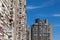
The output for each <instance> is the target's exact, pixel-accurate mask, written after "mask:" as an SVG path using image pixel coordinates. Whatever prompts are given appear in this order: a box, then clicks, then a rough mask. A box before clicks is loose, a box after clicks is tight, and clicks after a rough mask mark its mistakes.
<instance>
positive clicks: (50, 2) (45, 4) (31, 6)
mask: <svg viewBox="0 0 60 40" xmlns="http://www.w3.org/2000/svg"><path fill="white" fill-rule="evenodd" d="M53 4H54V0H50V1H48V2H45V3H42V4H41V5H40V6H33V5H30V6H27V7H26V9H37V8H44V7H47V6H51V5H53Z"/></svg>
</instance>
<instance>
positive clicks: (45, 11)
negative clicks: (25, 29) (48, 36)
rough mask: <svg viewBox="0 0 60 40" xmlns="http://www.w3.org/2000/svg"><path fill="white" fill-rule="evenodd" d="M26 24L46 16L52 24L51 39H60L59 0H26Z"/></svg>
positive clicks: (29, 24)
mask: <svg viewBox="0 0 60 40" xmlns="http://www.w3.org/2000/svg"><path fill="white" fill-rule="evenodd" d="M26 2H27V6H26V11H27V24H28V26H31V25H32V24H33V23H34V21H35V19H36V18H38V17H39V18H40V19H45V18H47V19H48V21H49V23H50V24H52V40H60V0H26Z"/></svg>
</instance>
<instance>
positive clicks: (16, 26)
mask: <svg viewBox="0 0 60 40" xmlns="http://www.w3.org/2000/svg"><path fill="white" fill-rule="evenodd" d="M25 8H26V0H0V27H2V28H3V31H4V36H2V37H1V36H0V38H3V39H1V40H26V9H25Z"/></svg>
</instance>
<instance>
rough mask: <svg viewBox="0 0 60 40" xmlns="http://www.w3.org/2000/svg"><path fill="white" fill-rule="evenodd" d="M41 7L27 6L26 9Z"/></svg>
mask: <svg viewBox="0 0 60 40" xmlns="http://www.w3.org/2000/svg"><path fill="white" fill-rule="evenodd" d="M37 8H39V7H38V6H27V7H26V9H37Z"/></svg>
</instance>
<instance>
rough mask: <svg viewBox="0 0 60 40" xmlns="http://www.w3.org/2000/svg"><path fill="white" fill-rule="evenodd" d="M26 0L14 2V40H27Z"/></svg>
mask: <svg viewBox="0 0 60 40" xmlns="http://www.w3.org/2000/svg"><path fill="white" fill-rule="evenodd" d="M25 7H26V0H13V13H14V15H13V17H14V19H13V20H14V26H13V33H14V34H13V37H14V39H13V40H26V10H25Z"/></svg>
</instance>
